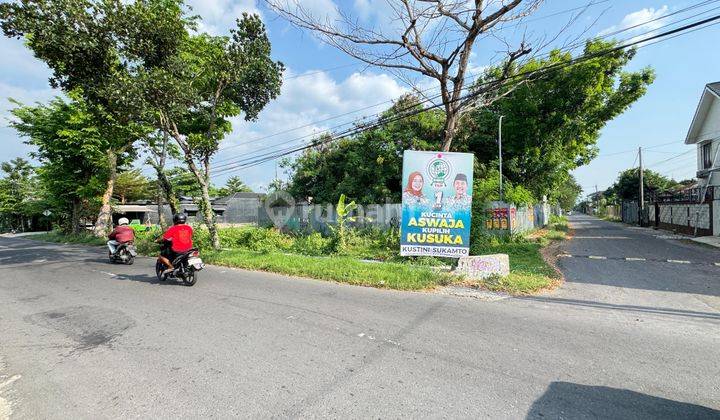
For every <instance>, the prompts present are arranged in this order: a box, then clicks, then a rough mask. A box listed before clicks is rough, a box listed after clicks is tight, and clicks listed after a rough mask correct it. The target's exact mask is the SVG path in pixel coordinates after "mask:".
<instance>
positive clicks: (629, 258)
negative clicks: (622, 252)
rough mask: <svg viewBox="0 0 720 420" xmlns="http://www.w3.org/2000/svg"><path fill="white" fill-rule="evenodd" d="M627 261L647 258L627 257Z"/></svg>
mask: <svg viewBox="0 0 720 420" xmlns="http://www.w3.org/2000/svg"><path fill="white" fill-rule="evenodd" d="M625 261H647V260H646V259H645V258H636V257H625Z"/></svg>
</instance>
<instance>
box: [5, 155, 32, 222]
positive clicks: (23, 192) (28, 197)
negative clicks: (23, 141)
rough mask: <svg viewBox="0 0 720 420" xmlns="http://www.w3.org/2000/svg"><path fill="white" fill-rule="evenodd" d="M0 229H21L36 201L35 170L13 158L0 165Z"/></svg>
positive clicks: (30, 215) (22, 161) (27, 163)
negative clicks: (1, 174)
mask: <svg viewBox="0 0 720 420" xmlns="http://www.w3.org/2000/svg"><path fill="white" fill-rule="evenodd" d="M0 173H3V174H4V177H3V178H0V227H3V226H4V227H9V228H15V229H23V228H24V227H25V225H26V221H27V220H28V219H29V218H31V217H32V215H33V214H32V211H31V203H32V201H33V200H36V199H37V197H36V194H37V192H36V185H35V179H34V175H35V170H34V168H33V167H32V166H31V165H30V162H28V161H27V160H25V159H23V158H20V157H18V158H15V159H13V160H11V161H9V162H3V163H1V164H0Z"/></svg>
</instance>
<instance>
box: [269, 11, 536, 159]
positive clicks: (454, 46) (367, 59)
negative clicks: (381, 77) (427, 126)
mask: <svg viewBox="0 0 720 420" xmlns="http://www.w3.org/2000/svg"><path fill="white" fill-rule="evenodd" d="M265 2H266V3H267V4H268V6H269V7H270V8H272V9H273V10H275V11H276V12H277V13H278V14H279V15H280V16H282V17H284V18H285V19H287V20H288V21H289V22H290V23H292V24H293V25H295V26H297V27H299V28H302V29H307V30H310V31H312V32H313V33H314V34H315V35H316V36H318V37H319V38H320V39H321V40H322V41H324V42H326V43H327V44H330V45H332V46H334V47H336V48H338V49H339V50H341V51H343V52H344V53H346V54H348V55H350V56H351V57H353V58H356V59H358V60H360V61H362V62H363V63H366V64H368V65H370V66H378V67H383V68H387V69H389V70H390V71H392V72H393V73H394V74H395V75H397V76H398V77H399V78H400V79H401V80H403V81H405V82H406V83H408V84H410V85H411V86H412V87H413V88H414V89H415V90H416V91H418V92H420V93H422V91H421V90H419V89H417V80H412V77H411V76H412V75H414V76H419V77H420V78H422V77H428V78H432V79H435V80H437V82H438V83H439V85H440V93H439V95H436V96H435V97H433V98H428V97H427V96H426V98H428V100H433V99H439V100H440V101H442V106H443V107H444V110H445V115H446V120H445V128H444V136H443V144H442V150H444V151H449V150H450V148H451V146H452V142H453V138H454V135H455V131H456V128H457V124H458V120H459V118H460V116H461V114H462V113H463V112H465V111H466V110H468V109H470V108H474V107H478V106H487V105H489V104H491V103H492V102H493V101H494V100H496V99H497V98H498V97H499V96H498V95H501V93H500V92H501V90H500V89H498V88H499V87H500V86H502V85H503V82H504V81H505V80H506V79H507V77H508V76H509V74H510V73H511V69H512V67H513V66H514V65H515V64H517V61H518V60H520V59H521V58H523V57H526V56H528V55H529V54H530V53H531V51H532V49H531V48H530V46H529V45H528V42H527V41H526V38H525V37H524V36H522V37H521V38H522V40H520V41H517V42H516V43H515V45H514V46H512V43H511V42H509V41H508V40H507V39H505V38H503V37H502V36H501V34H500V29H501V28H502V27H503V26H506V24H507V23H508V22H515V24H514V25H515V26H517V24H519V23H520V21H522V19H523V18H525V17H526V16H528V15H530V14H531V13H532V12H534V11H535V10H536V9H537V8H538V7H539V6H540V4H541V3H542V2H543V0H495V1H493V0H385V4H384V5H385V6H386V7H387V16H386V17H388V18H389V20H388V22H387V23H386V24H383V25H380V26H381V27H373V28H367V27H363V26H362V25H361V24H360V22H359V21H358V20H357V19H352V18H351V17H350V16H348V15H346V14H344V13H343V12H341V11H339V10H338V11H337V14H336V16H335V17H333V18H330V17H327V16H326V17H318V16H316V15H313V13H311V11H310V10H308V9H307V8H306V7H303V6H302V5H301V4H300V3H301V1H300V0H265ZM490 38H493V39H495V40H498V41H500V42H501V43H502V44H504V45H505V46H506V47H507V49H506V51H504V52H503V55H504V57H502V59H501V61H502V63H503V64H502V66H501V69H502V70H501V72H500V76H499V77H497V78H494V79H493V80H492V81H491V82H490V83H484V84H483V85H481V86H478V85H476V86H475V87H474V88H473V95H466V94H465V90H466V85H467V83H466V82H468V78H469V76H472V75H469V74H468V65H469V63H470V55H471V54H472V52H473V47H475V46H476V44H477V43H478V41H479V40H480V39H490ZM507 93H508V92H507V91H506V90H504V91H502V95H505V94H507Z"/></svg>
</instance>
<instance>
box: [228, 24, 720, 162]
mask: <svg viewBox="0 0 720 420" xmlns="http://www.w3.org/2000/svg"><path fill="white" fill-rule="evenodd" d="M717 19H720V15H718V16H714V17H711V18H708V19H704V20H701V21H698V22H694V23H691V24H688V25H685V26H683V27H680V28H676V29H673V30H670V31H667V32H663V33H660V34H657V35H653V36H650V37H647V38H643V39H640V40H636V41H633V42H630V43H629V44H624V45H620V46H617V47H613V48H610V49H607V50H604V51H599V52H597V53H594V54H590V55H587V56H581V57H577V58H576V59H573V60H571V61H570V62H568V63H558V64H555V65H550V66H547V67H545V68H542V69H538V70H535V71H528V72H524V73H519V74H517V75H514V76H512V77H511V78H509V79H513V78H517V77H519V76H530V75H533V74H535V73H540V72H548V71H550V70H554V69H557V68H563V67H568V66H571V65H575V64H577V63H579V62H582V61H586V60H589V59H592V58H595V57H598V56H600V55H605V54H609V53H612V52H615V51H619V50H621V49H626V48H629V47H632V46H634V45H638V44H641V43H645V42H647V41H651V40H656V39H657V40H659V39H661V38H665V37H668V36H670V35H673V34H677V33H679V32H682V31H686V30H687V29H691V28H695V27H698V26H700V25H704V24H706V23H708V22H713V21H715V20H717ZM647 45H652V44H647ZM528 78H529V77H528ZM492 82H494V81H489V82H486V83H488V84H489V83H492ZM468 97H469V95H464V96H463V97H462V98H460V99H461V100H465V99H467V98H468ZM437 107H438V106H437V105H435V106H432V107H428V108H424V109H421V110H419V111H420V112H425V111H428V110H430V109H433V108H437ZM417 113H419V112H414V113H410V114H409V115H405V116H398V117H400V118H407V117H409V116H412V115H416V114H417ZM397 119H399V118H396V119H395V120H397ZM386 123H387V122H383V121H382V120H379V121H378V122H377V123H375V124H372V125H370V126H369V127H358V128H357V129H355V130H349V131H347V132H345V133H338V134H337V135H336V138H335V139H330V140H329V141H334V140H340V139H342V138H346V137H349V136H351V135H353V134H358V133H360V132H362V131H365V130H368V129H371V128H374V126H378V125H379V124H380V125H381V124H386ZM329 141H328V140H325V141H321V142H313V143H311V144H309V145H304V146H301V147H295V148H288V149H286V150H282V151H278V153H276V154H274V155H273V154H272V153H266V154H264V155H261V156H254V157H251V158H247V159H244V160H243V161H244V163H240V162H237V164H236V165H235V166H233V167H229V168H226V169H224V170H221V171H219V172H216V173H215V175H216V176H217V175H219V174H221V173H225V172H228V171H230V170H234V169H241V168H245V167H250V166H255V165H256V164H260V163H263V162H265V161H268V160H273V159H275V158H277V157H282V156H285V155H287V154H291V153H295V152H297V151H301V150H305V149H308V148H311V147H314V146H318V145H321V144H326V143H328V142H329Z"/></svg>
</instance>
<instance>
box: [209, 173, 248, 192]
mask: <svg viewBox="0 0 720 420" xmlns="http://www.w3.org/2000/svg"><path fill="white" fill-rule="evenodd" d="M239 192H252V188H250V187H249V186H247V184H245V183H244V182H243V181H242V180H241V179H240V178H239V177H237V176H233V177H230V178H228V180H227V182H225V186H224V187H222V188H220V189H218V190H217V191H216V193H217V195H219V196H227V195H232V194H235V193H239Z"/></svg>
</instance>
